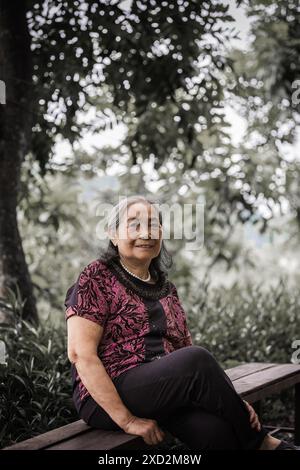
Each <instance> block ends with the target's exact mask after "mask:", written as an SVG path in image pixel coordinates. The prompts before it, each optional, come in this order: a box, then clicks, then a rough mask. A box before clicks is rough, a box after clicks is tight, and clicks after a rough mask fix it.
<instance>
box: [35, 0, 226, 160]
mask: <svg viewBox="0 0 300 470" xmlns="http://www.w3.org/2000/svg"><path fill="white" fill-rule="evenodd" d="M231 21H233V20H232V18H231V17H230V15H229V14H228V5H227V4H226V2H224V1H221V0H217V1H215V2H197V1H188V2H183V1H181V0H178V1H165V2H159V1H157V0H151V1H150V0H148V1H146V2H141V1H137V0H133V1H132V2H128V5H127V6H125V5H124V2H121V1H114V2H107V1H105V0H101V1H98V2H85V1H84V0H76V1H70V0H66V1H64V2H58V3H57V2H56V1H52V0H47V1H41V2H34V1H33V2H28V11H27V23H28V29H29V34H30V40H31V56H32V57H31V58H32V63H33V77H32V83H31V84H30V86H32V88H33V96H34V97H35V115H34V119H33V120H34V122H33V140H32V146H31V151H32V152H33V154H34V155H35V156H36V158H37V159H38V160H39V162H40V164H41V167H42V168H43V169H45V168H46V164H47V161H48V158H49V155H50V154H51V151H52V147H53V143H54V141H55V138H56V136H57V134H58V133H59V134H61V135H62V136H63V137H64V138H66V139H68V140H69V141H70V142H74V141H75V140H76V139H78V138H79V137H80V136H82V135H84V131H86V130H87V129H89V130H94V131H99V130H100V129H106V128H107V127H108V125H114V124H115V123H116V122H120V120H122V119H123V118H124V116H125V115H126V114H128V115H131V117H130V121H131V122H133V121H134V122H135V126H134V127H132V130H133V133H130V136H129V147H130V149H131V151H132V157H133V160H134V161H135V159H136V154H137V150H138V149H137V148H136V147H139V148H141V147H142V148H143V155H144V156H147V157H148V156H149V152H150V153H155V154H156V158H157V164H158V166H159V164H160V163H162V161H164V159H165V157H166V154H167V153H168V152H169V151H170V149H171V148H176V147H177V139H176V136H175V134H174V132H172V133H170V137H171V138H168V139H167V140H168V144H169V145H168V147H167V148H165V149H164V152H162V150H163V148H161V147H160V146H157V147H156V145H155V142H156V137H157V135H160V137H161V138H162V137H163V134H164V131H163V130H161V128H162V127H163V126H161V125H159V121H160V119H161V116H162V114H165V113H169V119H168V121H169V123H168V126H169V127H170V126H171V127H172V128H173V129H176V130H178V132H179V134H181V135H180V139H181V140H182V141H183V142H188V143H191V142H192V141H193V139H194V137H195V129H194V123H195V122H196V121H197V119H198V117H199V116H202V117H203V119H204V121H205V125H206V126H207V128H208V129H209V128H210V126H211V125H212V126H214V123H215V121H216V119H218V118H217V113H218V110H221V109H222V107H223V103H222V99H223V93H222V86H223V83H222V81H221V78H222V76H223V72H224V70H225V69H226V68H227V67H228V66H229V67H230V66H231V63H230V60H229V59H227V58H226V55H225V53H224V50H225V47H224V44H226V43H227V41H228V40H229V38H230V37H231V35H232V31H231V30H230V28H228V27H227V25H228V23H230V22H231ZM199 74H200V75H199ZM186 101H189V104H188V103H187V102H186ZM165 105H166V109H165V108H164V106H165ZM94 106H96V107H97V116H96V119H95V120H94V122H93V123H92V125H90V124H87V125H85V124H84V123H83V122H81V124H79V120H78V118H79V117H80V116H79V114H81V113H82V112H84V113H85V112H88V111H89V110H90V109H91V107H94ZM152 106H153V107H154V106H156V110H154V109H152V111H151V107H152ZM187 106H189V108H188V109H187ZM147 110H148V114H147V119H146V122H147V123H148V124H149V120H148V117H149V111H150V112H151V118H152V119H151V126H152V128H151V129H149V130H148V131H147V130H146V133H145V134H144V130H145V128H144V125H145V119H144V117H143V115H144V114H145V112H146V111H147ZM164 110H165V111H164ZM174 116H177V117H178V118H179V120H180V122H179V123H178V122H175V121H173V117H174ZM153 130H155V134H156V135H155V137H154V136H153ZM143 134H144V136H145V137H146V139H143V136H142V135H143Z"/></svg>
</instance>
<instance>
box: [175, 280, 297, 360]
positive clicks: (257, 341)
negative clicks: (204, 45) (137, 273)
mask: <svg viewBox="0 0 300 470" xmlns="http://www.w3.org/2000/svg"><path fill="white" fill-rule="evenodd" d="M186 299H187V300H186V301H185V302H184V304H185V307H186V311H187V312H188V318H189V324H190V328H191V332H192V335H193V337H194V342H195V344H200V345H202V346H204V347H207V349H209V350H210V351H211V352H212V353H213V354H214V355H215V357H216V359H217V360H218V361H219V362H220V363H221V364H222V365H223V366H224V367H231V366H232V365H235V364H238V363H241V362H250V361H255V362H257V361H258V362H259V361H261V362H291V356H292V354H293V352H294V349H293V348H292V342H293V341H294V340H295V339H298V338H299V335H300V317H299V309H300V298H299V292H298V291H295V290H294V289H290V288H289V287H288V285H286V284H285V283H284V282H283V281H282V280H281V281H280V282H278V283H277V285H275V286H272V285H271V286H269V287H268V288H266V287H265V286H262V285H256V284H255V283H253V285H241V283H240V282H238V283H236V284H235V285H233V287H232V288H230V289H225V288H220V287H219V288H210V287H209V285H208V283H203V285H202V286H201V285H199V284H198V285H197V284H195V283H194V284H193V287H192V288H191V291H190V293H189V294H188V296H187V298H186Z"/></svg>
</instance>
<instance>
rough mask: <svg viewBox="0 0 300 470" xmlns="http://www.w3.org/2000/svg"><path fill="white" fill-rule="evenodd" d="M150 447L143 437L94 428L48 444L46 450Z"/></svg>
mask: <svg viewBox="0 0 300 470" xmlns="http://www.w3.org/2000/svg"><path fill="white" fill-rule="evenodd" d="M143 447H145V448H148V446H147V445H146V443H145V442H144V440H143V438H142V437H140V436H134V435H130V434H125V433H123V432H122V431H103V430H100V429H93V430H92V431H91V432H89V433H86V434H84V435H82V436H76V437H74V438H72V439H69V440H67V441H62V442H60V443H58V444H56V445H52V446H47V448H46V449H45V450H73V449H76V450H111V449H125V448H126V449H142V448H143Z"/></svg>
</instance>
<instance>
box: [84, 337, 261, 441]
mask: <svg viewBox="0 0 300 470" xmlns="http://www.w3.org/2000/svg"><path fill="white" fill-rule="evenodd" d="M113 383H114V385H115V387H116V389H117V391H118V393H119V395H120V397H121V399H122V401H123V403H124V404H125V405H126V407H127V408H128V409H129V410H130V411H131V413H132V414H134V415H135V416H138V417H140V418H152V419H155V420H156V421H157V422H158V424H159V426H160V427H161V428H162V429H164V428H165V429H167V430H168V431H169V432H170V433H171V434H172V435H173V436H175V437H177V438H178V439H179V440H180V441H181V442H183V443H184V444H186V445H187V446H188V447H189V448H190V449H191V450H205V449H215V450H217V449H258V448H259V447H260V445H261V443H262V441H263V439H264V437H265V436H266V434H267V430H266V429H265V428H263V427H262V428H261V431H257V430H255V429H253V428H252V427H251V425H250V419H249V412H248V410H247V408H246V406H245V404H244V402H243V400H242V399H241V398H240V396H239V395H238V393H237V392H236V391H235V389H234V386H233V384H232V382H231V380H230V379H229V377H228V376H227V375H226V373H225V372H224V370H223V369H222V368H221V367H220V365H219V364H218V362H217V361H216V359H215V358H214V356H213V355H212V354H211V353H210V352H209V351H207V350H206V349H205V348H202V347H201V346H196V345H193V346H187V347H184V348H181V349H177V350H176V351H173V352H172V353H170V354H167V355H166V356H162V357H161V358H160V359H156V360H154V361H151V362H147V363H142V364H139V365H138V366H136V367H133V368H132V369H129V370H128V371H126V372H124V373H123V374H121V375H119V376H118V377H116V378H115V379H113ZM80 417H81V418H82V419H83V420H84V421H85V422H87V423H88V424H89V425H90V426H92V427H95V428H101V429H106V430H120V427H119V426H118V425H117V424H116V423H115V422H114V421H113V420H112V419H111V418H110V416H109V415H108V414H107V413H106V412H105V411H104V409H103V408H101V407H100V406H99V405H98V404H97V403H96V402H95V401H94V400H93V398H92V397H89V398H88V400H87V402H86V403H85V404H84V405H83V407H82V409H81V412H80Z"/></svg>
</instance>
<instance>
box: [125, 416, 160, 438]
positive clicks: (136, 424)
mask: <svg viewBox="0 0 300 470" xmlns="http://www.w3.org/2000/svg"><path fill="white" fill-rule="evenodd" d="M122 429H123V430H124V431H125V432H126V433H127V434H134V435H136V436H142V438H143V439H144V441H145V443H146V444H149V445H156V444H159V442H162V441H163V440H164V438H165V433H164V432H163V431H162V430H161V429H160V428H159V426H158V424H157V422H156V421H155V419H146V418H138V417H137V416H133V417H132V418H131V419H130V421H128V422H127V423H126V424H125V426H123V427H122Z"/></svg>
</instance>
